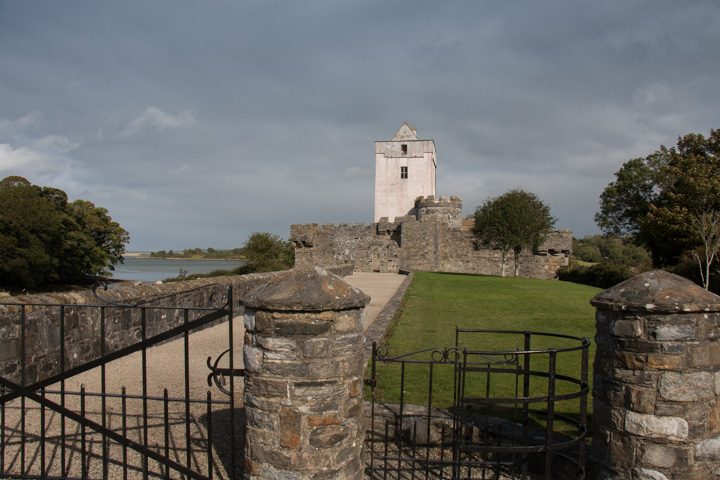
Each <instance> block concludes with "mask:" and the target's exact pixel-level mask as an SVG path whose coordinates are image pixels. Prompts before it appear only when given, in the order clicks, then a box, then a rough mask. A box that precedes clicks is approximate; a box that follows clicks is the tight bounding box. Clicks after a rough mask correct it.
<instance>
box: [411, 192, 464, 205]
mask: <svg viewBox="0 0 720 480" xmlns="http://www.w3.org/2000/svg"><path fill="white" fill-rule="evenodd" d="M443 205H446V206H449V207H450V206H452V207H455V206H458V205H459V206H460V207H462V200H460V197H456V196H455V195H452V196H450V197H449V198H448V196H447V195H440V196H439V197H437V198H436V197H435V195H428V196H427V197H417V198H416V199H415V208H418V207H421V206H443Z"/></svg>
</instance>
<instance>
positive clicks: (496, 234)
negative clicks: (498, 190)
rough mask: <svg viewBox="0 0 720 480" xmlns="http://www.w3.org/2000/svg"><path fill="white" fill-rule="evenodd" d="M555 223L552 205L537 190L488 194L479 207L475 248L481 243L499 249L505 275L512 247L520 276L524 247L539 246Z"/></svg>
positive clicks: (476, 220)
mask: <svg viewBox="0 0 720 480" xmlns="http://www.w3.org/2000/svg"><path fill="white" fill-rule="evenodd" d="M554 225H555V218H554V217H553V216H552V215H551V214H550V207H548V206H547V205H545V204H544V203H543V202H542V200H540V199H539V198H538V197H537V195H535V194H534V193H530V192H526V191H524V190H522V189H516V190H511V191H509V192H507V193H505V194H503V195H500V196H499V197H495V198H489V199H487V200H485V202H483V204H482V205H480V206H479V207H477V209H476V210H475V225H474V226H473V229H472V233H473V236H474V237H475V248H476V249H477V248H480V246H481V245H482V246H484V247H489V248H493V249H498V250H500V252H501V254H502V265H501V267H500V274H501V276H503V277H504V276H505V263H506V261H507V256H508V254H509V253H510V252H511V251H512V252H513V254H514V257H515V276H517V275H518V273H519V270H520V255H521V253H522V251H523V250H524V249H531V250H533V251H535V250H537V248H538V247H539V246H540V245H541V244H542V242H543V241H544V240H545V237H546V236H547V234H548V233H550V231H552V228H553V226H554Z"/></svg>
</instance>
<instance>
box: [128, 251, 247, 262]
mask: <svg viewBox="0 0 720 480" xmlns="http://www.w3.org/2000/svg"><path fill="white" fill-rule="evenodd" d="M123 256H124V257H126V258H133V259H135V260H182V261H184V262H193V261H204V262H246V261H247V260H244V259H241V258H197V257H193V258H186V257H151V256H150V255H149V254H145V253H141V254H125V255H123Z"/></svg>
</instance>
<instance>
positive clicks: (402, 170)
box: [400, 167, 408, 178]
mask: <svg viewBox="0 0 720 480" xmlns="http://www.w3.org/2000/svg"><path fill="white" fill-rule="evenodd" d="M407 169H408V167H400V178H407V177H408V176H407Z"/></svg>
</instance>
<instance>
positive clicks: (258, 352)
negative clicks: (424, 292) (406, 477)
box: [241, 267, 370, 480]
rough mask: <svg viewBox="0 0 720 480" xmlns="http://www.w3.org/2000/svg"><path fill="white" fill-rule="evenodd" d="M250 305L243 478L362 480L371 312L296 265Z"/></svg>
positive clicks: (341, 284)
mask: <svg viewBox="0 0 720 480" xmlns="http://www.w3.org/2000/svg"><path fill="white" fill-rule="evenodd" d="M241 301H242V303H243V305H245V315H244V321H245V329H246V336H245V341H244V346H243V348H244V355H243V356H244V360H245V393H244V400H245V419H246V428H245V436H246V437H245V441H244V442H243V444H244V448H245V478H247V479H253V480H254V479H258V480H259V479H266V480H270V479H281V478H282V479H294V480H311V479H312V480H315V479H320V478H327V479H330V478H332V479H335V480H351V479H352V480H361V479H362V478H363V470H364V469H363V462H362V458H361V452H362V447H363V441H364V437H365V411H364V408H363V394H364V388H363V373H364V369H365V365H366V363H365V349H364V335H363V328H364V325H365V305H366V304H367V303H368V302H369V301H370V297H368V296H367V295H365V294H363V293H362V292H360V291H359V290H357V289H356V288H354V287H352V286H351V285H349V284H348V283H346V282H345V281H344V280H343V279H341V278H340V277H337V276H335V275H332V274H329V273H328V272H326V271H325V270H322V269H321V268H319V267H307V268H302V267H296V268H294V269H293V270H289V271H287V272H283V273H282V274H281V275H279V276H277V277H275V278H274V279H272V280H271V281H270V282H269V283H268V284H267V285H264V286H260V287H258V288H257V289H255V290H253V291H252V292H250V293H249V294H247V295H245V296H244V297H243V298H242V300H241Z"/></svg>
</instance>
